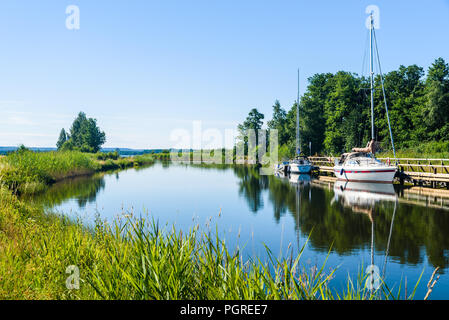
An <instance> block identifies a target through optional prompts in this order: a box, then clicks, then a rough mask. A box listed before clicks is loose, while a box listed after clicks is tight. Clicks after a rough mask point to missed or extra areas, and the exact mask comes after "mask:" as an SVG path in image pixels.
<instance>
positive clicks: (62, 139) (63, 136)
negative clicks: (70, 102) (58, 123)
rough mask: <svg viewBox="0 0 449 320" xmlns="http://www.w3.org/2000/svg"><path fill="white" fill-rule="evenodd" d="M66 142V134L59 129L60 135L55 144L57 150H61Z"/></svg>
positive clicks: (63, 130)
mask: <svg viewBox="0 0 449 320" xmlns="http://www.w3.org/2000/svg"><path fill="white" fill-rule="evenodd" d="M67 140H68V137H67V133H66V132H65V129H64V128H62V129H61V133H60V134H59V139H58V142H57V143H56V146H57V147H58V150H61V148H62V146H63V145H64V143H65V142H66V141H67Z"/></svg>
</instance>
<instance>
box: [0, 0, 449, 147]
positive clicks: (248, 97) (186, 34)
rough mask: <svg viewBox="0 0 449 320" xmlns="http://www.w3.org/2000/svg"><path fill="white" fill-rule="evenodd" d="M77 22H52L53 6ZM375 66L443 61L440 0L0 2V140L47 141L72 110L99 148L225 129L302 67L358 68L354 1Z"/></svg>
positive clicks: (444, 3) (361, 43) (446, 16)
mask: <svg viewBox="0 0 449 320" xmlns="http://www.w3.org/2000/svg"><path fill="white" fill-rule="evenodd" d="M68 5H77V6H78V7H79V9H80V29H79V30H69V29H67V28H66V18H67V14H66V12H65V11H66V7H67V6H68ZM368 5H377V6H378V7H379V9H380V29H379V30H378V31H377V35H378V40H379V49H380V55H381V61H382V64H383V71H384V72H388V71H390V70H393V69H396V68H398V67H399V65H401V64H403V65H409V64H418V65H420V66H423V67H425V68H426V69H427V67H428V66H429V65H430V64H431V63H432V62H433V60H434V59H435V58H437V57H440V56H441V57H443V58H444V59H446V61H449V41H448V30H449V0H434V1H402V0H396V1H380V0H379V1H374V0H373V1H363V0H346V1H299V0H297V1H220V2H219V1H210V0H209V1H168V0H165V1H162V0H161V1H149V0H142V1H141V0H129V1H123V0H117V1H106V0H95V1H91V0H70V1H65V0H64V1H63V0H43V1H39V2H38V1H31V0H28V1H23V0H2V1H1V3H0V39H1V50H0V70H1V72H0V75H1V76H0V145H2V146H17V145H19V144H21V143H24V144H25V145H27V146H38V147H51V146H54V145H55V142H56V140H57V137H58V134H59V131H60V130H61V128H62V127H65V128H66V129H68V128H69V127H70V124H71V122H72V120H73V118H74V117H75V116H76V114H77V113H78V112H79V111H81V110H82V111H84V112H86V113H87V115H88V116H89V117H94V118H96V119H97V120H98V124H99V125H100V127H101V128H102V129H103V130H104V131H106V134H107V143H106V145H105V146H106V147H131V148H165V147H170V146H173V145H174V144H175V141H174V140H171V139H170V137H171V135H172V133H173V130H176V129H185V130H187V131H188V132H190V131H192V121H201V122H202V129H203V130H206V129H217V130H220V131H221V132H223V134H224V130H225V129H235V127H236V125H237V124H238V123H239V122H241V121H242V120H243V119H244V118H245V117H246V115H247V113H248V111H249V110H250V109H251V108H253V107H256V108H258V109H259V111H261V112H263V113H264V114H265V116H266V118H268V119H269V118H270V117H271V109H272V108H271V106H272V105H273V103H274V101H275V100H276V99H279V100H280V102H281V104H282V105H283V106H284V107H286V108H289V107H290V106H291V104H292V103H293V102H294V100H295V99H296V85H297V84H296V77H297V75H296V70H297V68H298V67H299V68H300V70H301V81H300V85H301V88H302V91H304V89H305V86H306V85H307V78H308V77H310V76H312V75H313V74H315V73H320V72H336V71H338V70H346V71H351V72H356V73H359V74H360V73H361V72H362V63H363V56H364V53H365V49H366V36H367V29H366V28H365V20H366V17H367V14H366V13H365V9H366V7H367V6H368Z"/></svg>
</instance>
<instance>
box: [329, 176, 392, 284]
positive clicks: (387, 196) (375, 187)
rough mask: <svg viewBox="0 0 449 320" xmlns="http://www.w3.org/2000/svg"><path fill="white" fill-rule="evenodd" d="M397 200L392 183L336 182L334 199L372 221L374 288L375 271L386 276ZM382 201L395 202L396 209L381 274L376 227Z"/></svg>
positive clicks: (372, 276) (372, 277) (371, 268)
mask: <svg viewBox="0 0 449 320" xmlns="http://www.w3.org/2000/svg"><path fill="white" fill-rule="evenodd" d="M397 200H398V197H397V195H396V193H395V191H394V187H393V185H392V184H383V183H363V182H350V181H337V182H336V183H335V184H334V199H333V201H337V202H340V203H341V204H342V205H343V206H344V207H350V208H351V210H352V211H353V212H354V213H362V214H366V215H367V216H368V218H369V219H370V221H371V265H370V266H369V267H368V269H367V271H368V270H370V271H371V278H370V279H372V280H371V281H372V283H371V284H368V285H371V287H370V288H371V289H373V290H374V289H377V288H376V286H375V285H373V283H374V281H375V280H376V276H375V275H374V273H375V272H377V273H378V275H379V276H380V277H382V279H384V278H385V272H386V267H387V260H388V254H389V250H390V243H391V235H392V231H393V225H394V219H395V216H396V209H397ZM382 202H394V209H393V216H392V219H391V224H390V231H389V235H388V241H387V246H386V250H385V260H384V263H383V267H382V273H381V274H380V270H379V269H378V267H377V266H376V265H375V264H374V249H375V248H374V234H375V231H374V227H375V222H376V212H377V206H378V205H380V203H382Z"/></svg>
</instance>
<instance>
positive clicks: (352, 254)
mask: <svg viewBox="0 0 449 320" xmlns="http://www.w3.org/2000/svg"><path fill="white" fill-rule="evenodd" d="M32 200H33V201H36V202H41V203H43V204H44V205H45V206H46V207H47V208H48V210H49V211H53V212H54V211H57V212H62V213H64V214H66V215H69V216H71V217H80V218H81V219H83V221H85V223H86V224H93V223H94V221H95V218H96V217H97V216H99V217H101V218H102V219H105V220H109V221H112V220H113V219H115V218H116V217H117V216H120V215H123V214H126V213H129V212H133V213H134V214H148V215H150V216H152V217H155V218H156V219H158V220H159V222H160V223H162V224H168V225H172V224H175V225H176V227H177V228H179V229H185V230H188V229H191V228H193V227H194V226H195V225H196V224H200V226H201V227H202V229H203V230H208V229H209V228H210V229H211V230H212V231H215V227H217V228H218V232H219V233H220V235H221V236H222V238H224V239H225V240H226V243H227V244H228V245H229V246H230V247H231V248H232V247H233V248H235V247H236V246H238V247H239V248H240V249H241V250H243V253H244V254H245V255H250V256H258V257H260V258H262V259H264V258H266V250H265V247H264V244H265V245H267V246H268V247H269V248H270V249H271V250H272V252H273V253H274V254H275V255H276V256H279V255H282V254H285V253H286V252H287V249H288V247H289V245H290V248H292V249H293V250H294V253H295V252H297V251H298V250H299V249H300V248H301V247H302V246H303V245H304V244H305V243H306V241H307V238H308V237H309V235H310V239H309V242H308V244H307V246H306V249H305V252H304V254H303V258H302V263H303V265H305V266H306V267H307V268H309V267H310V268H312V267H313V266H315V265H318V266H321V264H322V263H323V262H324V260H325V259H326V257H327V256H328V251H329V249H330V248H332V249H331V252H330V254H329V258H328V261H327V264H326V266H327V268H328V270H329V269H330V268H335V267H339V268H338V270H337V272H336V274H335V277H334V279H333V280H332V282H331V283H332V284H333V286H334V287H335V288H338V287H341V286H343V285H344V284H345V281H346V278H347V274H348V273H350V274H351V275H352V276H353V277H355V275H356V274H357V271H358V270H359V269H360V268H361V266H362V265H363V266H365V267H366V266H368V265H370V264H372V263H374V264H375V265H376V266H378V267H379V270H380V272H381V273H384V274H385V276H386V279H387V282H388V283H389V285H390V286H394V285H395V288H397V287H398V286H399V283H400V281H401V278H402V280H403V282H404V281H405V278H406V279H407V284H408V291H409V292H411V291H412V289H413V286H414V285H415V283H416V281H417V280H418V278H419V276H420V274H421V272H422V271H423V270H424V275H423V280H422V281H421V284H420V286H419V288H418V291H417V294H416V296H415V298H417V299H422V298H423V297H424V295H425V293H426V291H427V288H426V285H427V282H428V280H429V278H430V275H431V274H432V272H433V270H434V268H435V267H436V266H440V267H441V269H440V270H441V277H440V280H439V282H438V284H437V286H436V288H435V289H434V291H433V293H432V295H431V298H433V299H449V277H448V275H447V271H448V265H449V259H448V254H449V251H448V249H449V199H444V198H439V197H423V196H417V195H413V194H411V193H409V192H407V190H395V189H394V188H393V186H389V185H374V186H373V185H363V184H344V183H343V184H335V185H334V184H331V183H323V182H320V181H317V180H314V179H312V180H311V179H310V177H309V176H305V177H304V176H291V177H288V178H281V177H275V176H260V175H258V172H257V171H256V170H254V169H250V168H248V167H244V166H235V167H220V168H217V167H215V168H212V167H204V166H195V165H183V164H162V163H156V164H155V165H153V166H151V167H148V168H144V169H139V170H136V169H129V170H127V171H122V172H119V173H114V174H107V175H104V176H103V175H96V176H93V177H88V178H79V179H74V180H69V181H65V182H63V183H59V184H56V185H54V186H53V187H52V188H51V189H50V190H49V191H48V192H46V193H45V194H43V195H40V196H39V197H35V198H33V199H32ZM312 231H313V232H312ZM354 280H355V279H354Z"/></svg>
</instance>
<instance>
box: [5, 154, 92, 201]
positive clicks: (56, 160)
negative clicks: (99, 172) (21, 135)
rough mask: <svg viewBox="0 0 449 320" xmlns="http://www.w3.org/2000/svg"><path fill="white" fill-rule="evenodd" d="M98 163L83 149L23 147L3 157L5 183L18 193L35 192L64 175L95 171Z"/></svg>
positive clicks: (65, 176)
mask: <svg viewBox="0 0 449 320" xmlns="http://www.w3.org/2000/svg"><path fill="white" fill-rule="evenodd" d="M97 168H98V165H97V164H96V163H95V162H94V161H93V160H92V157H91V156H89V155H87V154H83V153H81V152H76V151H72V152H33V151H30V150H24V149H19V150H18V151H16V152H14V153H11V154H9V155H8V156H7V157H4V158H2V159H1V160H0V181H1V184H3V185H5V186H7V187H8V188H9V189H11V190H13V191H14V192H18V193H34V192H37V191H40V190H43V189H44V188H45V186H46V185H48V184H51V183H53V182H55V181H58V180H61V179H63V178H67V177H71V176H77V175H83V174H88V173H92V172H94V171H95V170H96V169H97Z"/></svg>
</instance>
